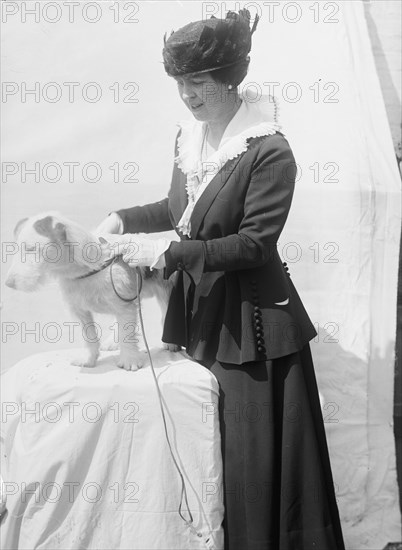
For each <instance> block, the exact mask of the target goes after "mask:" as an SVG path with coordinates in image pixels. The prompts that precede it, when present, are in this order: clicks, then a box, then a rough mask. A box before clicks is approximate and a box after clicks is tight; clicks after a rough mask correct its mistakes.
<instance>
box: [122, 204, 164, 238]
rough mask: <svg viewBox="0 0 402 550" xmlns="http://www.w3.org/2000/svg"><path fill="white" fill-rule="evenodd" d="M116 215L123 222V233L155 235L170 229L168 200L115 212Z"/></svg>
mask: <svg viewBox="0 0 402 550" xmlns="http://www.w3.org/2000/svg"><path fill="white" fill-rule="evenodd" d="M117 214H118V215H119V216H120V218H121V220H122V222H123V233H157V232H158V231H169V230H171V229H172V222H171V221H170V218H169V211H168V198H166V199H163V200H162V201H159V202H154V203H151V204H146V205H144V206H133V207H132V208H124V209H122V210H117Z"/></svg>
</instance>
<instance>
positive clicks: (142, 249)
mask: <svg viewBox="0 0 402 550" xmlns="http://www.w3.org/2000/svg"><path fill="white" fill-rule="evenodd" d="M99 240H100V242H101V250H102V255H103V257H104V258H105V259H110V258H113V257H115V256H122V258H123V260H124V261H125V262H126V263H127V264H128V265H129V266H130V267H144V266H148V267H150V268H151V269H161V268H163V267H165V256H164V252H165V251H166V250H167V249H168V248H169V246H170V242H171V241H169V240H168V239H150V238H147V237H139V236H138V235H136V234H131V233H126V234H125V235H121V236H117V235H113V236H112V235H109V236H108V240H107V241H106V240H105V239H104V238H102V237H100V238H99Z"/></svg>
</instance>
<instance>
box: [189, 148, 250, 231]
mask: <svg viewBox="0 0 402 550" xmlns="http://www.w3.org/2000/svg"><path fill="white" fill-rule="evenodd" d="M241 157H242V155H238V156H237V157H235V158H234V159H231V160H228V161H227V162H226V164H224V166H222V168H221V169H220V170H219V172H218V173H217V174H216V175H215V176H214V177H213V178H212V180H211V181H210V182H209V184H208V186H207V187H206V189H205V190H204V192H203V193H202V195H201V196H200V198H199V199H198V201H197V202H196V205H195V206H194V210H193V213H192V215H191V238H192V239H196V238H197V235H198V231H199V229H200V225H201V223H202V220H203V219H204V217H205V215H206V213H207V212H208V210H209V208H210V207H211V204H212V203H213V202H214V200H215V197H216V195H217V194H218V193H219V191H220V190H221V189H222V187H223V186H224V185H225V183H226V182H227V180H228V178H229V176H230V175H231V173H232V172H233V170H234V169H235V167H236V165H237V163H238V162H239V160H240V158H241Z"/></svg>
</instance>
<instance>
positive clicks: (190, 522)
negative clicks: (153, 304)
mask: <svg viewBox="0 0 402 550" xmlns="http://www.w3.org/2000/svg"><path fill="white" fill-rule="evenodd" d="M118 259H119V256H115V257H114V258H111V259H110V260H107V261H106V262H104V264H102V266H101V267H100V268H99V269H93V270H92V271H90V272H89V273H85V274H84V275H80V276H79V277H76V279H85V278H87V277H90V276H92V275H96V273H100V272H101V271H103V270H104V269H106V268H107V267H109V274H110V283H111V285H112V288H113V291H114V293H115V294H116V296H118V297H119V298H120V300H122V301H123V302H134V301H135V300H137V298H138V313H139V318H140V324H141V330H142V336H143V339H144V343H145V347H146V350H147V354H148V358H149V363H150V366H151V372H152V376H153V379H154V382H155V387H156V391H157V394H158V401H159V408H160V412H161V416H162V421H163V427H164V432H165V438H166V441H167V444H168V447H169V452H170V456H171V457H172V461H173V464H174V466H175V468H176V470H177V473H178V474H179V477H180V481H181V495H180V503H179V508H178V514H179V516H180V517H181V519H182V520H183V521H184V523H185V524H186V526H187V527H188V528H189V529H190V531H191V532H192V533H193V534H194V535H196V536H197V537H198V538H203V539H204V540H203V542H204V545H205V548H207V549H208V550H213V549H214V541H213V539H212V538H211V537H210V536H208V535H207V536H206V537H205V536H204V535H203V533H201V532H200V531H197V529H196V528H195V527H194V518H193V515H192V513H191V511H190V506H189V503H188V495H187V488H186V482H185V480H184V476H183V474H182V471H181V469H180V466H179V464H178V462H177V460H176V457H175V455H174V453H173V449H172V445H171V442H170V439H169V433H168V428H167V422H166V415H165V409H164V405H163V395H162V392H161V389H160V386H159V382H158V378H157V376H156V374H155V368H154V364H153V361H152V356H151V351H150V349H149V345H148V341H147V338H146V335H145V327H144V320H143V317H142V308H141V291H142V274H141V271H140V269H139V268H138V267H137V268H135V272H136V287H137V294H136V296H134V298H125V297H124V296H121V295H120V294H119V293H118V291H117V289H116V286H115V284H114V280H113V264H114V263H115V262H116V261H118ZM184 505H185V508H186V510H185V511H183V508H184ZM185 512H186V513H187V515H188V517H189V519H187V518H186V517H185V515H184V513H185Z"/></svg>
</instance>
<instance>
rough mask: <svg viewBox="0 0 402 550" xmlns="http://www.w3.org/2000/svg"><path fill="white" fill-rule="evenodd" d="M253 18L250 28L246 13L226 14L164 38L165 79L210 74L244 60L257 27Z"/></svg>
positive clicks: (196, 22)
mask: <svg viewBox="0 0 402 550" xmlns="http://www.w3.org/2000/svg"><path fill="white" fill-rule="evenodd" d="M258 20H259V17H258V15H256V16H255V20H254V24H253V26H252V28H251V29H250V12H249V11H248V10H246V9H242V10H240V11H239V13H236V12H234V11H229V12H228V13H227V14H226V19H217V18H216V17H214V16H212V17H211V18H210V19H207V20H203V21H195V22H193V23H189V24H188V25H185V26H184V27H182V28H181V29H178V30H177V31H176V32H173V31H172V33H171V35H170V36H169V38H168V39H166V34H165V36H164V48H163V52H162V55H163V63H164V66H165V70H166V72H167V74H168V75H169V76H183V75H185V74H190V73H199V72H206V71H213V70H216V69H222V68H224V67H229V66H230V65H235V64H236V63H239V62H240V61H243V60H245V59H246V58H247V55H248V53H249V51H250V49H251V36H252V34H253V33H254V31H255V29H256V28H257V23H258Z"/></svg>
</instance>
